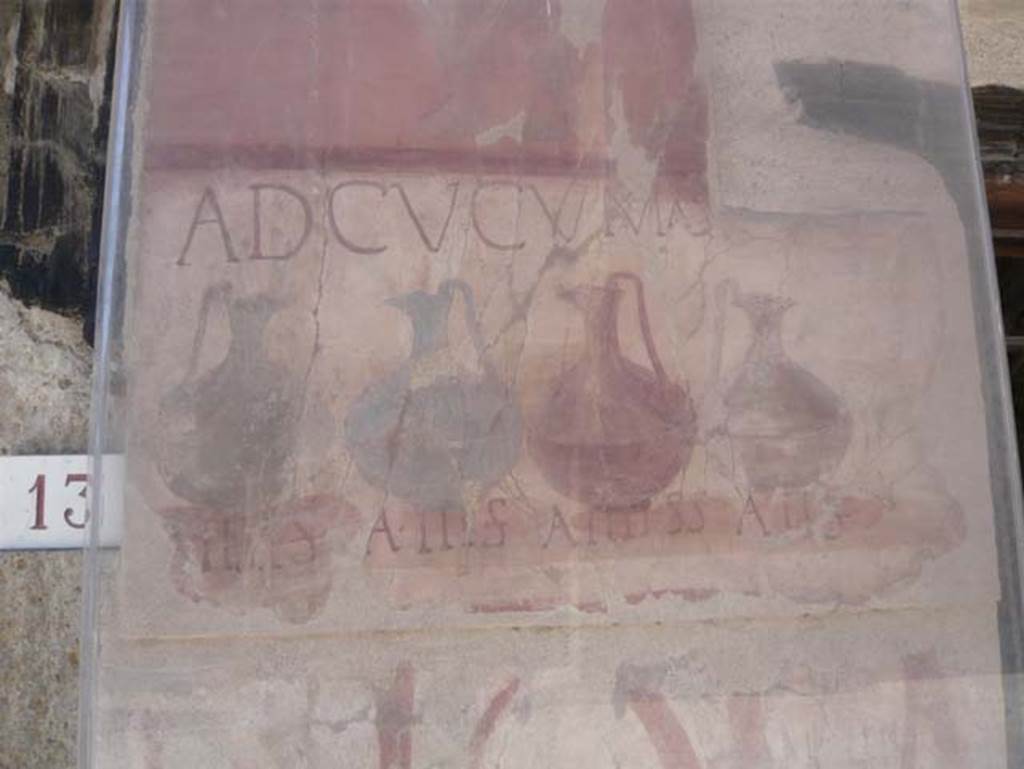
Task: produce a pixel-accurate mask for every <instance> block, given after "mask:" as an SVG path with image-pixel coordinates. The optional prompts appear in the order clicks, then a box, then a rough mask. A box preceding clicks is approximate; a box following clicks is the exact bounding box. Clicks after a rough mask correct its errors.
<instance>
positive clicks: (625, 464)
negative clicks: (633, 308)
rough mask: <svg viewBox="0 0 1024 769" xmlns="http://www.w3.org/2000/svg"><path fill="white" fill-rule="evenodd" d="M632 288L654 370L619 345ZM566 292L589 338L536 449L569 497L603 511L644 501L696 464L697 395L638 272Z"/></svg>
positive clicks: (554, 390) (560, 383) (536, 431)
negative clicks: (675, 369)
mask: <svg viewBox="0 0 1024 769" xmlns="http://www.w3.org/2000/svg"><path fill="white" fill-rule="evenodd" d="M627 285H631V286H632V287H633V288H634V289H635V292H636V301H637V307H638V319H639V324H640V333H641V335H642V336H643V341H644V346H645V348H646V351H647V356H648V358H649V359H650V367H646V366H642V365H640V364H639V363H636V362H634V361H632V360H630V359H629V358H627V357H626V356H625V355H624V354H623V352H622V350H621V348H620V345H619V331H618V327H619V306H620V302H621V299H622V297H623V294H624V290H623V289H624V286H627ZM562 295H563V298H564V299H565V300H567V301H568V302H570V303H571V304H573V305H574V306H575V307H576V308H577V309H578V310H580V311H581V312H582V313H583V318H584V331H585V344H584V348H583V352H582V354H581V356H580V358H579V359H578V360H577V361H576V363H575V364H574V365H572V367H571V368H569V370H568V371H566V372H565V374H563V375H562V376H561V377H560V378H559V379H558V380H557V381H556V382H555V383H554V384H553V385H552V386H551V389H550V392H549V393H548V396H547V400H546V404H545V405H544V406H543V408H542V409H541V410H540V412H539V414H538V415H537V418H536V419H535V420H533V424H532V427H531V429H530V431H529V439H528V450H529V453H530V455H531V456H532V457H533V460H534V461H535V462H536V464H537V466H538V467H539V468H540V470H541V472H542V473H543V474H544V477H545V479H546V480H547V481H548V483H550V484H551V485H552V486H553V487H554V488H555V489H556V490H557V491H559V492H560V493H562V494H564V495H565V496H567V497H570V498H572V499H575V500H577V501H579V502H583V503H585V504H587V505H590V506H592V507H595V508H599V509H605V510H614V509H620V508H621V509H627V508H634V507H642V506H645V505H647V504H648V503H649V502H650V499H651V497H653V496H654V495H655V494H657V493H659V492H661V491H663V490H664V489H665V488H666V487H667V486H668V485H669V484H670V483H671V482H672V480H673V478H675V477H676V476H677V474H678V473H679V471H680V470H682V469H683V468H684V467H685V466H686V465H687V464H688V463H689V460H690V454H691V452H692V450H693V445H694V439H695V436H696V432H697V430H696V416H695V412H694V408H693V404H692V401H691V400H690V396H689V394H688V393H687V391H686V390H685V389H684V388H683V387H681V386H680V385H679V384H676V383H675V382H673V381H671V380H670V379H669V377H668V375H667V374H666V372H665V368H664V366H663V365H662V363H661V358H660V357H659V355H658V352H657V349H656V348H655V344H654V338H653V335H652V333H651V326H650V319H649V318H648V315H647V307H646V304H645V300H644V287H643V281H642V280H641V279H640V278H639V277H638V276H637V275H634V274H633V273H630V272H617V273H614V274H612V275H611V276H609V277H608V279H607V281H606V282H605V284H604V285H603V286H581V287H576V288H572V289H568V290H565V291H563V294H562Z"/></svg>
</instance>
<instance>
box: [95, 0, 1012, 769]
mask: <svg viewBox="0 0 1024 769" xmlns="http://www.w3.org/2000/svg"><path fill="white" fill-rule="evenodd" d="M123 5H124V8H123V16H124V18H123V21H122V32H123V35H122V39H123V41H124V43H123V47H122V51H121V67H120V78H121V80H120V82H119V85H118V99H117V105H118V108H119V112H118V113H117V114H116V115H115V125H116V128H115V131H120V132H121V133H120V134H118V135H119V136H120V137H121V141H120V142H115V152H116V153H117V157H118V158H119V159H120V162H121V164H122V165H120V166H117V165H116V164H115V168H114V171H113V177H112V179H113V181H114V182H115V184H114V192H112V193H111V201H110V205H109V206H108V229H107V239H106V248H105V256H106V260H107V261H106V264H105V270H106V272H105V276H106V283H105V285H106V290H107V293H106V294H105V298H104V304H103V308H102V312H103V315H102V317H101V324H100V333H101V345H100V350H101V353H100V378H99V380H98V382H99V384H98V397H97V406H96V410H97V420H96V421H97V434H96V436H95V449H96V452H97V457H98V458H99V457H102V455H103V453H104V452H110V451H112V450H114V451H119V452H123V454H124V456H125V476H126V481H125V489H124V495H125V499H124V506H125V511H126V514H125V519H126V521H125V533H124V541H123V544H122V546H121V548H120V550H119V551H116V552H112V551H102V550H100V549H98V548H94V551H93V553H92V567H93V568H92V571H91V578H90V582H89V583H88V584H87V590H88V591H89V595H90V596H91V597H92V598H95V599H96V600H95V604H96V605H95V607H94V608H93V609H91V610H90V611H89V612H88V613H87V617H86V623H87V625H86V635H87V640H91V641H94V642H95V646H94V648H92V649H91V653H90V654H89V655H88V657H87V660H86V664H87V666H88V671H89V672H88V677H87V684H88V687H87V689H86V691H87V694H86V707H85V710H84V719H85V722H84V727H85V728H84V732H83V746H82V757H83V765H85V766H97V767H99V766H102V767H138V766H145V767H150V768H151V769H164V768H167V769H172V768H177V767H189V768H191V767H203V768H204V769H218V768H220V767H225V768H227V767H256V766H259V767H275V766H280V767H300V766H304V767H341V766H344V767H379V769H419V768H420V767H472V768H475V769H484V768H485V767H486V768H488V769H490V768H497V767H530V766H535V767H545V769H547V768H548V767H550V768H551V769H560V768H561V767H580V766H590V767H595V769H599V768H600V769H603V768H605V767H607V768H608V769H612V768H613V767H620V766H621V767H627V766H628V767H633V768H634V769H636V768H639V767H663V768H664V769H719V768H721V769H727V768H729V767H744V768H746V767H775V766H778V767H782V766H785V767H808V768H810V767H816V768H818V769H839V768H841V767H842V768H846V767H849V768H850V769H852V768H853V767H872V768H877V767H894V768H895V767H898V768H899V769H911V768H912V767H929V769H963V767H972V768H973V769H984V768H987V767H992V768H996V767H999V768H1002V767H1007V766H1011V765H1017V764H1018V762H1019V761H1021V760H1024V753H1022V752H1021V749H1020V747H1021V746H1020V744H1019V730H1020V723H1019V713H1018V704H1019V698H1018V697H1019V696H1018V693H1017V690H1016V678H1015V676H1016V673H1017V671H1018V667H1019V662H1018V660H1019V657H1020V653H1021V644H1020V641H1021V636H1020V633H1019V609H1020V588H1019V574H1018V572H1017V550H1016V548H1017V544H1016V543H1017V532H1018V518H1019V515H1020V504H1019V492H1018V488H1017V486H1018V478H1017V473H1016V470H1015V467H1016V449H1015V447H1014V445H1013V439H1012V433H1011V431H1010V430H1008V424H1009V415H1008V406H1007V403H1006V398H1005V360H1004V354H1003V352H1002V350H1001V347H1000V345H1001V339H1000V324H999V320H998V315H997V310H996V309H995V307H996V303H995V301H994V290H993V287H992V286H993V279H992V266H991V253H990V250H989V247H988V246H987V245H986V240H987V229H986V225H985V224H984V222H985V216H984V208H983V201H982V199H981V198H980V195H979V177H978V170H977V166H976V158H975V148H974V145H973V140H972V138H971V137H972V135H973V134H972V124H971V116H970V110H969V104H968V102H967V100H966V88H965V83H964V73H963V63H962V53H961V48H960V38H959V27H958V22H957V18H956V15H955V7H954V4H953V3H952V2H947V0H906V1H905V2H898V3H896V2H892V0H860V1H859V2H856V3H851V2H849V1H848V0H773V2H770V3H769V2H749V0H287V1H286V0H217V1H216V2H210V0H149V1H148V2H134V3H133V2H124V3H123ZM98 512H99V514H102V500H100V509H99V510H98ZM90 605H91V604H90Z"/></svg>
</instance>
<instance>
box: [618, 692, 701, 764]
mask: <svg viewBox="0 0 1024 769" xmlns="http://www.w3.org/2000/svg"><path fill="white" fill-rule="evenodd" d="M628 704H629V707H630V709H631V710H632V711H633V712H634V713H636V716H637V718H639V719H640V723H641V724H643V727H644V729H646V730H647V735H648V736H649V737H650V738H651V743H652V744H653V745H654V749H655V750H656V751H657V753H658V758H659V759H660V760H661V765H662V767H664V769H701V763H700V760H699V759H698V758H697V752H696V751H695V750H694V748H693V743H691V742H690V736H689V735H688V734H687V733H686V729H685V728H684V727H683V725H682V723H681V722H680V721H679V718H678V717H677V716H676V714H675V713H674V712H673V711H672V706H671V705H670V704H669V702H668V700H667V699H665V697H664V696H663V695H661V694H655V693H652V692H633V693H631V694H630V696H629V700H628Z"/></svg>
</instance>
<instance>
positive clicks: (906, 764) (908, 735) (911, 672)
mask: <svg viewBox="0 0 1024 769" xmlns="http://www.w3.org/2000/svg"><path fill="white" fill-rule="evenodd" d="M902 662H903V673H904V686H905V691H906V695H905V696H906V721H905V726H904V739H903V755H902V759H901V761H900V767H901V768H902V769H915V767H918V766H920V765H921V764H920V758H919V749H918V738H919V737H920V735H921V731H922V727H924V726H927V727H928V728H929V729H930V731H931V734H932V739H933V740H934V744H935V748H936V750H937V751H938V755H939V757H941V758H943V759H947V760H948V761H949V763H943V764H941V765H940V766H942V767H961V766H966V764H965V763H963V761H964V749H963V741H962V739H961V737H960V730H959V728H958V727H957V723H956V718H954V716H953V713H952V712H951V711H950V708H949V702H950V699H951V698H950V696H949V692H948V691H947V689H948V687H946V686H945V684H944V683H942V682H941V679H943V678H944V677H945V673H943V671H942V667H941V665H940V664H939V658H938V654H937V653H936V651H935V650H934V649H932V650H930V651H927V652H922V653H920V654H908V655H906V656H905V657H904V658H903V661H902ZM928 682H936V685H935V686H933V687H929V688H931V692H928V691H925V687H926V686H927V684H928Z"/></svg>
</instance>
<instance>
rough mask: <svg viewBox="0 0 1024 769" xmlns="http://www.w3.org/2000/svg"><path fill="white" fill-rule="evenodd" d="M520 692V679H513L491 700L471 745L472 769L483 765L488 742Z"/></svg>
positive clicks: (474, 732)
mask: <svg viewBox="0 0 1024 769" xmlns="http://www.w3.org/2000/svg"><path fill="white" fill-rule="evenodd" d="M518 691H519V679H518V678H513V679H512V680H511V681H509V682H508V684H506V685H505V687H504V688H502V689H501V691H499V692H498V693H497V694H495V695H494V697H492V698H491V702H490V704H489V705H488V706H487V709H486V710H485V711H484V714H483V716H481V717H480V721H479V722H478V723H477V725H476V729H474V730H473V739H472V740H471V741H470V743H469V754H470V756H471V758H472V760H471V764H470V766H471V767H472V769H480V767H482V765H483V757H484V748H485V747H486V745H487V740H489V739H490V737H491V735H492V734H493V733H494V727H495V726H497V724H498V721H499V720H500V719H501V717H502V716H503V715H504V714H505V711H507V710H508V708H509V706H510V705H511V704H512V699H513V698H514V697H515V696H516V692H518Z"/></svg>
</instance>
